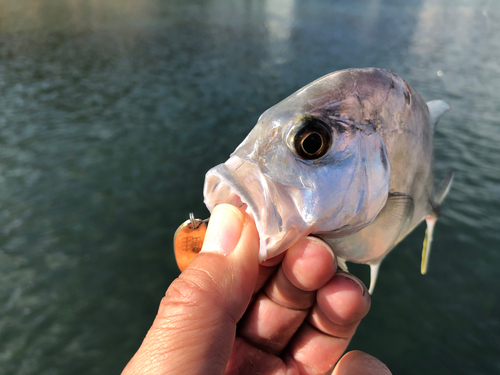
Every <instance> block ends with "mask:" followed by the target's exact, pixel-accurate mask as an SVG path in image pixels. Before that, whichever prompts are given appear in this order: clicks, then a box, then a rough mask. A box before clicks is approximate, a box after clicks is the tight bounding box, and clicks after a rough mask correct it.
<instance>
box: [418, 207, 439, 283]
mask: <svg viewBox="0 0 500 375" xmlns="http://www.w3.org/2000/svg"><path fill="white" fill-rule="evenodd" d="M436 221H437V217H435V216H426V217H425V222H426V223H427V229H426V230H425V238H424V248H423V250H422V264H421V266H420V272H421V273H422V275H425V274H426V272H427V266H428V264H429V256H430V254H431V243H432V235H433V233H434V226H435V225H436Z"/></svg>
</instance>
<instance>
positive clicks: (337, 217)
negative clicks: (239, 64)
mask: <svg viewBox="0 0 500 375" xmlns="http://www.w3.org/2000/svg"><path fill="white" fill-rule="evenodd" d="M448 109H449V107H448V105H447V104H446V103H444V102H442V101H433V102H429V103H425V101H424V100H423V99H422V98H421V97H420V95H419V94H418V93H417V92H415V91H414V90H413V89H412V88H411V87H410V86H409V85H408V84H407V83H406V82H405V81H404V80H403V79H402V78H401V77H399V76H398V75H397V74H395V73H393V72H390V71H387V70H383V69H376V68H366V69H347V70H342V71H338V72H334V73H331V74H328V75H326V76H324V77H322V78H319V79H318V80H316V81H314V82H312V83H310V84H309V85H307V86H305V87H303V88H302V89H300V90H298V91H297V92H295V93H294V94H292V95H291V96H289V97H288V98H286V99H284V100H283V101H281V102H280V103H278V104H276V105H275V106H273V107H271V108H270V109H268V110H267V111H266V112H264V113H263V114H262V115H261V117H260V118H259V120H258V121H257V124H256V125H255V127H254V128H253V129H252V131H251V132H250V133H249V134H248V136H247V137H246V138H245V140H244V141H243V142H242V143H241V144H240V145H239V146H238V147H237V148H236V150H235V151H234V152H233V153H232V154H231V156H230V158H229V160H228V161H226V163H224V164H220V165H218V166H216V167H214V168H212V169H211V170H209V171H208V172H207V175H206V178H205V186H204V196H205V203H206V205H207V207H208V209H209V210H210V211H211V210H212V209H213V207H214V206H215V205H216V204H218V203H231V204H235V205H241V204H245V205H246V206H245V207H246V210H247V211H248V212H249V213H250V214H251V215H252V216H253V217H254V219H255V222H256V225H257V229H258V231H259V236H260V253H259V256H260V259H261V261H263V260H265V259H267V258H270V257H272V256H275V255H277V254H279V253H281V252H282V251H284V250H286V249H287V248H288V247H290V246H291V245H292V244H293V243H294V242H295V241H297V240H298V239H299V238H301V237H303V236H306V235H310V234H312V235H315V236H318V237H320V238H322V239H324V240H325V241H326V242H328V243H329V244H330V245H331V246H332V248H333V249H334V251H335V253H336V255H337V257H338V259H339V264H340V265H341V267H342V268H344V269H347V267H346V265H345V261H350V262H355V263H362V264H368V265H370V267H371V270H372V272H371V274H372V279H371V285H370V290H371V291H372V290H373V287H374V285H375V281H376V277H377V274H378V267H379V265H380V263H381V262H382V260H383V259H384V257H385V256H386V255H387V254H388V253H389V252H390V251H391V250H392V249H393V248H394V246H395V245H396V244H397V243H398V242H400V241H401V240H402V239H403V238H404V237H405V236H406V235H407V234H408V233H410V232H411V231H412V230H413V229H414V228H415V227H416V226H417V225H418V224H419V223H420V222H421V221H422V220H423V219H426V221H427V224H428V232H427V234H426V241H425V242H426V246H425V248H424V258H425V259H424V260H423V262H422V272H423V273H424V271H425V269H426V267H427V259H428V254H429V251H430V243H431V240H432V231H433V227H434V223H435V221H436V219H437V217H438V216H439V206H440V204H441V202H442V200H443V199H444V197H445V195H446V193H447V191H448V189H449V186H450V184H451V180H452V178H451V175H448V176H447V177H446V178H445V179H444V180H443V182H442V183H441V184H440V187H439V188H438V189H437V190H436V191H434V188H433V178H434V174H433V146H432V140H433V134H434V129H435V125H436V123H437V121H438V119H439V117H440V116H441V114H443V113H444V112H446V111H447V110H448Z"/></svg>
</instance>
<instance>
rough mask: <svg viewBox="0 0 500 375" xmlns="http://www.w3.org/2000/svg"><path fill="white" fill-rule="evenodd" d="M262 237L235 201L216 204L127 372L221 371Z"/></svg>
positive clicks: (243, 306)
mask: <svg viewBox="0 0 500 375" xmlns="http://www.w3.org/2000/svg"><path fill="white" fill-rule="evenodd" d="M258 252H259V237H258V233H257V229H256V228H255V224H254V222H253V220H252V219H251V218H250V217H249V216H248V214H246V213H245V212H244V211H242V210H240V209H239V208H237V207H234V206H231V205H227V204H220V205H217V206H216V207H215V208H214V210H213V212H212V216H211V217H210V222H209V225H208V229H207V233H206V236H205V241H204V244H203V248H202V250H201V252H200V253H199V254H198V256H197V257H196V258H195V259H194V260H193V261H192V262H191V264H190V265H189V267H188V268H186V270H185V271H184V272H183V273H182V274H181V275H180V276H179V277H178V278H177V279H176V280H174V281H173V282H172V284H171V285H170V287H169V288H168V290H167V292H166V294H165V297H164V298H163V299H162V301H161V304H160V308H159V311H158V314H157V316H156V318H155V320H154V322H153V325H152V327H151V329H150V330H149V332H148V334H147V335H146V338H145V339H144V342H143V343H142V345H141V347H140V348H139V350H138V351H137V353H136V354H135V356H134V357H133V358H132V360H131V361H130V362H129V364H128V365H127V367H126V368H125V370H124V371H123V373H122V375H123V374H127V375H129V374H146V373H147V374H183V373H191V374H195V373H208V374H223V373H224V371H225V368H226V364H227V360H228V358H229V355H230V353H231V349H232V347H233V344H234V339H235V334H236V323H237V322H238V321H239V320H240V319H241V317H242V316H243V313H244V312H245V310H246V308H247V307H248V304H249V303H250V299H251V297H252V293H253V290H254V287H255V284H256V280H257V275H258Z"/></svg>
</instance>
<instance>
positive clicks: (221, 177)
mask: <svg viewBox="0 0 500 375" xmlns="http://www.w3.org/2000/svg"><path fill="white" fill-rule="evenodd" d="M228 164H229V166H228ZM240 167H243V168H242V170H239V168H240ZM203 195H204V197H205V199H204V202H205V205H206V206H207V208H208V210H209V211H210V212H212V210H213V208H214V207H215V206H216V205H217V204H221V203H227V204H231V205H233V206H238V207H242V208H243V209H244V210H245V211H246V212H247V213H248V214H249V215H250V217H251V218H252V219H253V220H254V222H255V225H256V227H257V231H258V233H259V260H260V261H264V260H266V259H267V256H268V247H269V243H270V241H272V239H275V238H276V236H275V235H269V234H268V230H269V228H272V227H276V226H281V222H282V217H281V215H280V213H279V212H277V211H276V210H268V208H270V207H274V204H273V202H270V201H269V200H270V199H269V192H268V189H267V185H266V178H265V177H264V175H263V174H262V172H261V171H260V169H259V168H258V167H256V166H255V165H252V164H249V163H248V162H246V161H244V160H242V159H241V158H239V157H238V156H232V157H231V158H230V159H229V160H228V161H227V162H226V163H224V164H219V165H217V166H216V167H214V168H212V169H210V170H209V171H208V172H207V174H206V176H205V185H204V189H203ZM257 201H258V202H257ZM245 205H246V207H245ZM259 207H260V209H259ZM269 211H271V212H269ZM277 238H278V240H279V235H278V236H277Z"/></svg>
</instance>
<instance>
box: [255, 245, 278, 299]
mask: <svg viewBox="0 0 500 375" xmlns="http://www.w3.org/2000/svg"><path fill="white" fill-rule="evenodd" d="M284 257H285V253H281V254H279V255H276V256H275V257H272V258H270V259H267V260H265V261H264V262H262V263H261V264H259V276H258V278H257V283H256V285H255V290H254V294H255V293H257V292H258V291H259V290H260V289H261V288H262V287H263V286H264V284H265V283H266V282H267V280H269V278H270V277H271V276H272V275H273V274H274V273H275V272H276V270H277V269H278V267H279V265H280V263H281V262H282V261H283V258H284Z"/></svg>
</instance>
